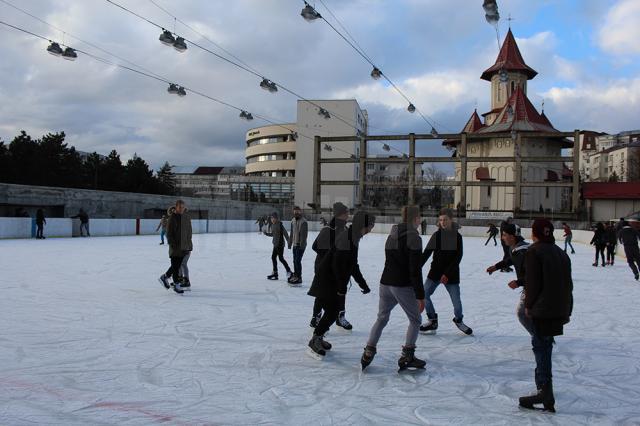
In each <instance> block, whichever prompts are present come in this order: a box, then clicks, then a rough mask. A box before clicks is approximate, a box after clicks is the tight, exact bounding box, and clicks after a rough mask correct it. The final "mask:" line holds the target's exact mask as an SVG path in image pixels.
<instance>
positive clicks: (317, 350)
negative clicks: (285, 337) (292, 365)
mask: <svg viewBox="0 0 640 426" xmlns="http://www.w3.org/2000/svg"><path fill="white" fill-rule="evenodd" d="M307 354H309V356H311V357H312V358H315V359H317V360H323V359H324V356H325V355H326V354H327V352H326V351H325V349H324V346H323V345H322V336H318V335H315V334H314V335H313V337H311V340H309V349H307Z"/></svg>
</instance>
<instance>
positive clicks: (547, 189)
mask: <svg viewBox="0 0 640 426" xmlns="http://www.w3.org/2000/svg"><path fill="white" fill-rule="evenodd" d="M544 189H545V198H549V187H548V186H547V187H546V188H544Z"/></svg>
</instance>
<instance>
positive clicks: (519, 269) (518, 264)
mask: <svg viewBox="0 0 640 426" xmlns="http://www.w3.org/2000/svg"><path fill="white" fill-rule="evenodd" d="M528 248H529V243H527V242H526V241H525V240H524V239H523V238H522V237H519V238H518V242H517V243H516V246H515V247H514V248H513V249H512V250H509V257H508V258H507V259H505V260H502V261H500V262H498V263H496V264H495V265H494V266H495V268H496V269H503V268H506V267H508V266H511V265H513V267H514V268H515V269H516V277H517V279H516V282H517V283H518V286H519V287H523V286H524V283H525V277H526V272H525V255H526V254H527V249H528Z"/></svg>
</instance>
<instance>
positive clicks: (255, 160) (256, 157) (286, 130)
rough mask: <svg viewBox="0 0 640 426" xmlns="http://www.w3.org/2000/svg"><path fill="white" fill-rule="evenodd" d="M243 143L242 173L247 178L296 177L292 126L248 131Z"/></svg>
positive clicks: (275, 126)
mask: <svg viewBox="0 0 640 426" xmlns="http://www.w3.org/2000/svg"><path fill="white" fill-rule="evenodd" d="M246 142H247V148H246V151H245V157H246V161H247V165H246V167H245V173H246V174H247V175H248V176H265V177H266V176H269V177H294V176H295V172H296V125H295V123H289V124H282V125H273V126H263V127H258V128H255V129H251V130H249V131H248V132H247V135H246Z"/></svg>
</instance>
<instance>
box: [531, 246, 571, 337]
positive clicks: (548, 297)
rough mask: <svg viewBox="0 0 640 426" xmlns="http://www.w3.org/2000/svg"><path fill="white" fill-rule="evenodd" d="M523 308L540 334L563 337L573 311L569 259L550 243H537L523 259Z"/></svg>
mask: <svg viewBox="0 0 640 426" xmlns="http://www.w3.org/2000/svg"><path fill="white" fill-rule="evenodd" d="M525 269H526V277H525V286H524V294H525V300H524V305H525V307H526V308H527V309H528V311H529V315H531V317H532V318H533V320H534V324H535V325H536V328H537V330H538V332H539V333H541V334H542V335H544V336H557V335H560V334H562V326H563V325H564V324H566V323H568V322H569V318H570V317H571V312H572V311H573V280H572V278H571V260H570V259H569V256H567V254H566V253H565V252H564V251H563V250H562V249H561V248H560V247H558V246H557V245H555V244H553V243H543V242H537V243H534V244H532V245H531V246H529V249H528V250H527V253H526V256H525Z"/></svg>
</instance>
